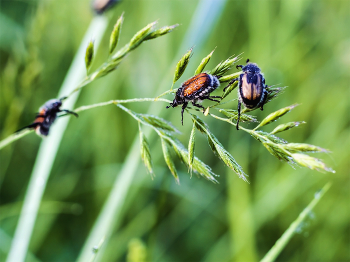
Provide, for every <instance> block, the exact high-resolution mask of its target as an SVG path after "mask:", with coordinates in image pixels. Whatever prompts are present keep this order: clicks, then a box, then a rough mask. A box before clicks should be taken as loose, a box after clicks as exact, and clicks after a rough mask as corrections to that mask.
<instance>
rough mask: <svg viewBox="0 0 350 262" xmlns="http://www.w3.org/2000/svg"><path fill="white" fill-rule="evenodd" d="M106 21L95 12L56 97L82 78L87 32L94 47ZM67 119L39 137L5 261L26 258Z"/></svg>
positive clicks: (69, 101) (71, 103)
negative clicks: (93, 40)
mask: <svg viewBox="0 0 350 262" xmlns="http://www.w3.org/2000/svg"><path fill="white" fill-rule="evenodd" d="M107 24H108V21H107V19H106V18H105V17H103V16H96V17H95V18H94V19H93V20H92V21H91V24H90V26H89V28H88V30H87V31H86V34H85V36H84V39H83V41H82V42H81V45H80V47H79V50H78V52H77V54H76V56H75V58H74V60H73V63H72V65H71V67H70V69H69V71H68V73H67V75H66V78H65V80H64V82H63V84H62V86H61V89H60V91H59V94H58V97H62V96H64V95H66V94H67V93H69V92H70V91H71V90H72V89H73V88H75V87H76V86H77V85H78V84H79V83H80V81H81V80H82V79H83V78H84V76H85V74H86V68H85V65H84V62H83V61H84V58H85V50H86V46H87V43H88V42H89V41H90V39H91V36H92V35H93V36H94V37H95V47H96V48H97V47H98V46H99V43H100V41H101V39H102V37H103V34H104V32H105V29H106V27H107ZM78 95H79V92H76V93H75V94H74V95H73V96H71V97H70V98H69V99H67V101H65V107H67V108H72V107H73V106H74V104H75V101H76V99H77V98H78ZM68 122H69V117H66V118H63V119H61V121H59V122H57V124H56V125H55V128H53V129H52V132H51V134H50V136H49V137H47V138H46V139H43V141H42V143H41V145H40V148H39V151H38V154H37V158H36V161H35V164H34V168H33V171H32V175H31V178H30V181H29V185H28V189H27V192H26V194H25V198H24V203H23V207H22V210H21V214H20V217H19V221H18V224H17V227H16V231H15V234H14V238H13V241H12V245H11V249H10V252H9V255H8V257H7V262H20V261H24V260H25V258H26V255H27V252H28V246H29V242H30V239H31V236H32V233H33V228H34V224H35V221H36V218H37V214H38V210H39V206H40V203H41V199H42V196H43V193H44V191H45V188H46V184H47V181H48V178H49V175H50V172H51V168H52V165H53V162H54V160H55V157H56V153H57V150H58V148H59V146H60V143H61V139H62V137H63V134H64V131H65V129H66V127H67V125H68ZM25 134H27V133H23V135H25Z"/></svg>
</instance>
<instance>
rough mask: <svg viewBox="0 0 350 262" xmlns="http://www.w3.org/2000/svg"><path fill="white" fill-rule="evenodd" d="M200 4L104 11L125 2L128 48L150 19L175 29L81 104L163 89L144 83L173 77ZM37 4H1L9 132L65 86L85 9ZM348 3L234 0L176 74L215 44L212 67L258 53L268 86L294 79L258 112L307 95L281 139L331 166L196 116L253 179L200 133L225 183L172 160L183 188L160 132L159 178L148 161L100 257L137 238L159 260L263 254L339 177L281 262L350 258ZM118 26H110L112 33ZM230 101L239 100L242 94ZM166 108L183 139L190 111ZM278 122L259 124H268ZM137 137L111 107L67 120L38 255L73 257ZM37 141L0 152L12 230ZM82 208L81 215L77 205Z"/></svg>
mask: <svg viewBox="0 0 350 262" xmlns="http://www.w3.org/2000/svg"><path fill="white" fill-rule="evenodd" d="M43 2H45V1H43ZM197 4H198V3H197V1H162V2H159V1H156V2H154V1H124V2H122V3H121V4H120V5H118V6H117V7H116V9H115V10H114V11H112V12H110V13H109V14H108V15H110V16H112V17H113V18H112V19H111V21H116V18H117V17H118V16H119V15H120V14H121V13H122V11H125V16H126V17H127V18H128V19H126V20H125V21H124V25H123V33H122V35H121V38H120V43H121V44H124V43H126V41H128V39H130V37H131V36H132V34H133V33H134V32H135V31H136V30H138V29H139V28H141V27H143V26H144V25H145V24H147V23H149V22H150V21H154V20H156V19H159V21H160V22H161V23H162V24H175V23H179V24H181V26H180V27H179V28H178V29H177V30H176V31H175V32H173V33H172V34H170V35H168V36H166V37H163V38H160V39H157V40H155V41H154V42H152V44H147V45H144V46H141V47H140V48H139V49H138V50H136V51H135V52H134V53H133V54H131V55H130V56H128V57H127V59H126V60H125V61H124V62H123V63H122V65H121V66H120V67H119V68H118V70H117V71H116V72H114V73H112V74H111V75H109V76H107V77H105V78H103V79H100V80H98V81H96V82H95V83H93V84H91V86H89V87H87V88H86V89H85V90H83V92H82V93H81V98H80V100H79V101H78V106H79V105H87V104H92V103H97V102H103V101H107V100H111V99H126V98H133V97H152V96H155V95H158V94H153V93H151V92H150V90H154V88H153V87H154V86H159V84H160V81H161V79H162V78H163V75H164V74H167V73H169V72H165V71H164V68H171V67H172V68H175V64H173V65H171V63H172V61H173V60H174V59H175V57H174V56H175V53H177V52H178V48H179V45H180V43H181V42H182V38H183V36H184V33H185V32H186V29H187V28H188V26H189V21H190V20H191V17H192V13H193V12H194V9H195V7H196V6H197ZM36 7H37V3H36V2H34V1H31V2H30V3H26V2H17V1H3V2H2V3H1V13H0V14H1V15H2V16H3V15H4V16H6V17H7V19H9V20H6V21H11V22H9V23H8V24H5V25H4V23H1V25H0V26H1V27H3V26H6V27H11V28H16V30H14V29H13V30H11V31H13V32H17V31H18V32H22V33H21V34H18V35H16V37H17V38H16V37H14V38H10V37H7V38H1V40H0V42H1V43H0V48H1V50H0V52H1V53H0V55H1V57H0V58H1V62H0V69H1V75H0V76H1V78H0V79H1V82H0V83H1V91H0V92H1V103H0V108H1V121H0V124H1V130H0V132H1V138H4V137H6V136H7V135H9V134H11V133H12V132H14V131H15V130H17V129H18V128H20V127H22V126H24V125H27V124H28V123H30V122H31V121H32V119H33V116H34V114H35V112H36V111H37V109H38V107H39V106H40V105H42V104H43V102H44V101H46V100H48V99H50V98H52V97H54V96H55V95H56V94H57V90H58V88H59V87H60V85H61V83H62V81H63V78H64V76H65V74H66V72H67V69H68V67H69V65H70V62H71V60H72V57H73V55H74V54H75V51H76V48H77V47H78V45H79V43H80V40H81V38H82V36H83V33H84V31H85V28H86V27H87V25H88V22H89V20H90V18H91V13H90V10H89V8H90V7H89V6H88V4H87V2H85V1H71V2H69V3H68V2H65V4H62V2H61V1H58V0H56V1H51V2H46V3H45V4H44V6H43V7H42V8H41V9H39V11H37V9H36ZM349 10H350V4H349V1H281V2H278V1H248V2H243V1H227V4H226V8H225V12H224V13H223V15H222V17H221V18H220V20H219V21H218V23H217V25H216V27H215V29H214V30H213V31H212V32H211V36H210V39H209V40H208V41H207V42H206V43H205V44H204V45H203V47H202V48H200V49H196V47H195V48H194V55H193V57H192V59H191V61H190V64H189V66H188V68H187V70H186V71H185V73H184V75H183V76H182V77H181V79H180V82H181V81H183V80H185V79H186V78H188V77H190V76H191V74H192V72H194V70H195V68H196V66H197V65H198V63H199V62H200V59H202V58H203V57H204V56H206V55H207V54H208V53H209V52H210V51H211V50H212V49H213V48H214V47H215V46H217V48H216V50H215V52H214V54H213V57H212V58H211V61H210V62H209V65H210V67H213V65H216V64H217V63H218V62H219V61H221V60H223V59H225V58H226V57H228V56H230V55H232V54H239V53H241V52H244V53H243V55H242V57H243V60H245V59H246V58H250V60H251V61H253V62H257V63H258V64H259V66H260V67H261V69H262V71H263V72H264V73H265V78H266V82H267V84H268V85H274V84H281V85H287V86H289V87H288V88H287V89H286V91H285V93H284V94H283V95H281V96H280V97H279V98H278V99H276V100H275V101H273V102H271V103H269V104H268V105H267V106H266V107H265V108H264V111H263V112H259V111H254V112H253V114H256V115H257V116H258V119H260V120H261V119H262V118H263V117H265V116H267V115H268V114H269V113H271V112H273V111H275V110H277V109H279V108H281V107H285V106H287V105H290V104H293V103H300V104H301V105H300V106H299V107H298V108H296V109H294V110H293V112H291V113H290V114H288V115H287V116H285V117H284V118H285V119H284V121H285V122H287V121H302V120H303V121H306V122H307V124H305V125H302V126H300V127H298V128H295V129H294V130H290V131H287V132H286V133H285V134H283V135H282V137H283V138H284V139H286V140H288V141H289V142H305V143H310V144H316V145H319V146H321V147H323V148H327V149H329V150H330V151H332V152H333V153H331V154H329V155H325V156H322V157H323V158H324V159H325V161H326V162H327V163H328V165H329V166H332V167H333V168H334V169H335V170H336V171H337V173H336V174H323V173H317V172H315V171H310V170H307V169H302V168H296V169H293V168H292V167H290V166H289V165H287V164H285V163H282V162H279V161H277V160H276V159H275V158H274V157H272V156H270V154H268V153H267V152H266V150H265V148H263V147H262V146H261V145H260V144H259V143H258V142H256V141H255V140H254V139H253V138H251V137H250V136H248V135H247V134H246V133H244V132H241V131H236V130H235V129H234V127H231V126H229V125H228V124H225V123H221V122H218V121H215V120H211V119H209V118H204V117H203V116H201V117H203V118H204V120H205V121H208V124H209V125H210V127H211V131H212V132H213V133H214V134H215V135H216V136H217V137H218V139H219V140H220V141H221V142H222V143H223V145H224V146H225V147H226V148H227V149H228V150H229V151H230V153H231V154H232V155H233V157H235V158H236V160H237V162H238V163H239V164H240V165H242V167H243V169H244V171H245V172H246V173H247V174H249V176H250V177H249V179H250V181H251V184H250V185H247V184H245V183H244V182H243V181H241V180H239V179H238V178H237V177H236V176H235V175H234V173H233V172H232V171H230V170H228V169H227V168H226V167H225V166H224V165H223V164H222V163H221V162H220V161H219V160H218V159H217V158H216V157H215V156H214V155H213V154H212V152H211V150H210V149H209V146H208V144H207V142H206V139H205V138H204V137H203V136H202V135H200V134H199V133H198V134H197V138H196V139H197V143H196V152H197V154H198V156H199V157H200V158H201V159H202V160H204V162H206V163H207V164H209V165H210V166H212V167H213V169H214V171H215V173H217V174H220V175H221V176H220V177H219V182H220V184H219V185H215V184H212V183H209V182H208V181H206V180H203V179H200V178H198V177H196V176H193V177H192V178H191V179H190V178H189V175H188V174H187V169H186V168H185V167H184V166H182V165H181V164H180V163H176V165H177V166H178V167H179V169H180V171H182V172H181V173H180V174H179V176H180V182H181V185H180V186H177V185H176V184H175V182H174V180H173V178H172V176H171V175H170V173H169V171H168V170H167V168H166V166H165V164H164V162H163V160H162V159H161V156H162V152H161V150H160V149H161V145H160V143H159V141H157V140H155V139H153V140H151V141H149V142H150V146H151V153H152V156H153V158H154V159H157V158H158V159H160V160H159V161H156V162H155V163H154V165H155V174H156V177H155V178H154V180H151V179H150V177H149V175H148V174H147V171H146V169H145V167H144V166H142V165H140V166H139V167H138V172H137V174H136V177H135V179H134V183H133V186H132V189H131V192H130V194H129V195H128V196H127V199H126V203H125V205H124V208H123V210H122V221H120V223H119V225H118V228H117V229H116V230H115V232H113V236H112V239H111V241H110V242H109V244H108V245H107V246H105V254H104V256H103V259H104V260H106V261H111V260H114V261H115V260H125V259H126V256H127V255H126V254H127V250H128V243H129V242H130V241H131V240H132V239H135V238H139V239H141V240H142V241H143V243H144V245H145V247H146V250H147V255H148V258H149V259H150V260H152V261H154V260H159V261H170V260H172V261H174V260H179V261H181V260H196V261H198V260H204V261H214V260H217V261H228V260H235V261H248V260H249V261H254V260H258V259H261V258H262V257H263V256H264V255H265V254H266V253H267V251H268V250H269V249H270V248H271V247H272V246H273V244H274V243H275V241H276V240H277V239H278V238H279V237H280V236H281V235H282V233H283V232H284V231H285V230H286V229H287V228H288V226H289V225H290V224H291V223H292V222H293V221H294V219H295V218H296V217H297V216H298V214H299V213H300V212H301V211H302V210H303V208H304V207H305V206H307V204H308V203H309V201H310V199H311V198H312V196H313V194H314V193H315V192H316V191H317V190H318V189H319V188H321V187H322V186H323V185H324V184H325V183H326V182H327V181H332V182H333V186H332V188H331V189H330V190H329V192H328V193H327V194H326V195H325V196H324V198H323V199H322V200H321V202H320V203H319V205H318V206H316V208H315V210H314V213H313V216H311V217H310V219H309V220H308V221H306V223H305V224H304V227H303V228H302V229H301V233H299V234H297V235H296V236H294V238H293V239H292V241H291V242H290V243H289V244H288V245H287V247H286V248H285V249H284V250H283V252H282V253H281V255H280V256H279V257H278V260H281V261H313V260H318V261H346V260H349V259H350V254H349V250H348V247H349V243H350V239H349V235H350V234H349V230H350V228H349V223H348V221H349V220H350V210H349V205H348V201H349V197H350V195H349V194H350V193H349V192H350V191H349V186H350V185H349V171H348V170H349V162H348V159H349V155H350V154H349V149H348V148H350V139H349V131H350V130H349V127H350V117H349V112H350V107H349V103H348V99H349V76H348V72H349V71H350V70H349V69H350V49H349V46H350V45H349V43H350V42H349V41H350V33H349V30H348V25H349V24H350V21H349V20H350V19H349V17H350V14H349ZM1 21H4V20H3V19H2V20H1ZM112 27H113V23H112V24H111V25H110V30H109V31H111V29H112ZM203 30H205V28H203ZM0 31H1V32H4V31H3V30H0ZM11 39H12V40H11ZM5 40H6V41H8V42H5ZM108 42H109V36H108V35H107V36H106V37H105V39H104V40H103V41H102V43H104V44H102V47H101V48H100V49H99V50H98V51H97V53H96V60H95V61H94V63H93V65H92V69H94V66H96V65H99V64H100V63H101V62H102V61H104V57H106V56H107V55H108ZM190 47H191V46H188V47H187V48H190ZM24 50H25V51H24ZM177 59H179V58H177ZM194 61H195V62H194ZM83 62H84V61H82V63H83ZM242 63H243V62H242ZM209 65H208V66H209ZM169 79H170V81H169V83H168V86H164V91H165V90H167V89H169V88H170V86H171V76H169ZM175 87H176V86H175ZM220 92H221V90H220V91H217V93H218V94H220ZM230 97H231V98H233V97H235V94H233V93H232V94H231V95H230ZM169 99H170V97H169ZM205 103H207V102H205ZM208 104H209V103H208ZM159 106H160V107H163V105H162V104H159ZM148 107H149V104H147V103H143V104H137V105H136V104H135V105H134V104H133V105H130V108H131V109H132V110H134V111H136V112H146V111H147V109H148ZM164 107H165V105H164ZM230 107H231V108H234V109H236V107H237V104H236V102H232V104H231V105H230ZM162 116H163V117H166V118H167V119H168V120H170V121H172V122H173V123H174V124H175V125H177V127H178V128H179V129H180V131H181V132H182V135H181V137H180V139H181V140H182V142H184V143H185V144H186V141H188V138H189V134H190V130H191V121H190V118H189V117H188V116H186V115H185V119H184V126H183V127H182V126H181V124H180V109H179V108H176V109H173V110H170V109H169V110H165V109H164V111H163V110H162ZM214 121H215V122H214ZM279 123H281V122H277V123H275V124H272V125H271V126H270V127H266V129H264V130H267V131H269V130H272V129H273V128H274V127H275V126H277V125H278V124H279ZM243 125H244V124H243ZM246 125H248V126H249V127H251V126H250V125H249V124H246ZM270 128H271V129H270ZM137 132H138V126H137V124H136V122H135V121H134V120H133V119H131V118H130V117H129V116H128V115H126V114H124V113H123V112H122V111H120V110H118V108H115V107H112V106H111V107H105V108H98V109H96V110H90V111H87V112H85V113H84V114H81V116H80V117H79V119H78V120H77V121H71V123H70V125H69V127H68V129H67V132H66V134H65V136H64V138H63V142H62V144H61V146H60V149H59V152H58V156H57V159H56V161H55V164H54V168H53V172H52V174H51V178H50V180H49V183H48V188H47V190H46V191H45V194H44V200H43V201H44V202H43V205H42V208H43V209H41V210H43V212H42V213H40V215H39V217H38V221H37V223H36V226H35V229H34V236H33V238H32V241H31V244H30V251H31V254H33V255H35V256H36V257H37V258H38V259H40V260H43V261H47V260H50V261H63V260H65V261H67V260H74V259H76V257H77V256H78V254H79V252H80V250H81V248H82V245H83V243H84V241H85V240H86V238H87V236H88V234H89V232H90V229H91V226H92V225H93V223H94V221H95V219H96V217H97V215H98V213H99V211H100V209H101V206H102V205H103V203H104V200H105V198H106V196H107V195H108V193H109V190H110V186H111V183H113V181H114V180H115V177H116V176H117V175H118V172H119V170H120V165H122V164H123V161H124V159H125V152H127V151H128V150H129V148H130V145H131V143H132V141H133V139H134V137H135V136H136V135H137ZM39 142H40V138H38V137H36V136H35V135H34V134H33V135H29V136H27V137H25V138H23V139H21V140H19V141H17V142H16V143H14V144H12V145H11V146H9V147H7V148H5V149H4V150H2V151H0V157H1V167H0V168H1V174H0V179H1V180H0V181H2V183H1V192H0V201H1V205H2V206H4V208H5V207H6V208H8V207H11V206H12V207H13V211H12V213H11V214H13V215H12V216H2V220H1V230H2V231H3V232H4V233H6V234H7V236H10V237H11V236H12V235H13V232H14V229H15V226H16V223H17V216H16V215H15V214H16V210H18V209H16V207H18V205H19V204H20V202H22V201H23V195H24V192H25V190H26V186H27V183H28V180H29V177H28V176H29V175H30V173H31V169H32V166H33V162H34V159H35V156H36V151H37V148H38V145H39ZM157 156H159V157H157ZM317 157H320V156H318V155H317ZM52 201H59V202H60V203H64V206H65V207H68V206H69V205H71V208H72V212H71V213H69V212H63V213H59V214H57V211H59V210H60V209H59V208H58V209H55V207H56V208H57V206H55V205H54V203H57V202H52ZM50 203H51V204H52V207H51V209H46V210H52V213H51V214H49V213H47V211H45V209H44V208H49V207H47V206H46V204H50ZM77 205H78V207H79V210H81V212H74V210H75V208H76V207H77ZM80 208H81V209H80ZM3 210H6V209H3ZM7 210H8V209H7ZM44 211H45V212H44ZM62 211H64V210H62ZM0 212H1V213H2V211H1V207H0ZM6 212H7V211H6ZM9 241H11V239H9V238H7V239H5V238H1V242H0V245H1V246H0V250H1V251H0V252H1V260H4V259H5V257H6V254H7V252H8V249H7V248H8V246H9V244H10V243H9Z"/></svg>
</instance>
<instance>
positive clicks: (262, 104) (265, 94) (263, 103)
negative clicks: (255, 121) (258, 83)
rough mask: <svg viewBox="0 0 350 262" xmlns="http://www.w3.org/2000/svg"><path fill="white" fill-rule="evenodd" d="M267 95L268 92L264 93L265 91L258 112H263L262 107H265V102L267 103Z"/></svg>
mask: <svg viewBox="0 0 350 262" xmlns="http://www.w3.org/2000/svg"><path fill="white" fill-rule="evenodd" d="M267 95H268V92H267V91H266V90H264V99H263V101H262V103H261V106H260V110H261V111H263V110H264V108H263V107H264V105H265V103H266V101H267Z"/></svg>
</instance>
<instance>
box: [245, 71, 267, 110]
mask: <svg viewBox="0 0 350 262" xmlns="http://www.w3.org/2000/svg"><path fill="white" fill-rule="evenodd" d="M263 87H264V86H263V83H262V76H261V74H252V75H249V74H245V75H243V76H242V87H241V89H240V92H241V93H240V96H241V98H242V102H243V103H244V105H245V106H246V107H248V108H250V109H252V108H255V107H257V106H258V105H259V103H260V101H261V100H262V96H263V92H264V90H263Z"/></svg>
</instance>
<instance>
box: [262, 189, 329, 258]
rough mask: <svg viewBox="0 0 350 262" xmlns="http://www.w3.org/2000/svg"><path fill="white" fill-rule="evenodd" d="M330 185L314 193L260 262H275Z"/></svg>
mask: <svg viewBox="0 0 350 262" xmlns="http://www.w3.org/2000/svg"><path fill="white" fill-rule="evenodd" d="M330 186H331V183H330V182H328V183H327V184H326V185H325V186H324V187H323V188H322V189H321V190H320V191H318V192H316V193H315V196H314V199H313V200H312V201H311V202H310V204H309V205H308V206H307V207H306V208H305V209H304V210H303V211H302V212H301V213H300V214H299V216H298V218H297V219H296V220H295V221H294V222H293V223H292V224H291V225H290V226H289V228H288V229H287V230H286V231H285V232H284V233H283V235H282V236H281V237H280V238H279V239H278V240H277V242H276V244H275V245H274V246H273V247H272V248H271V249H270V250H269V252H267V254H266V255H265V256H264V257H263V259H262V260H261V262H272V261H275V259H276V258H277V256H278V255H279V254H280V253H281V252H282V250H283V249H284V247H285V246H286V245H287V244H288V242H289V240H290V239H291V238H292V236H293V235H294V234H295V232H296V230H297V228H298V227H299V226H300V225H301V224H302V223H303V221H304V220H305V218H307V216H308V215H309V214H310V212H311V211H312V209H313V208H314V207H315V206H316V204H317V203H318V202H319V201H320V199H321V198H322V197H323V195H324V194H325V193H326V192H327V191H328V189H329V188H330Z"/></svg>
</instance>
